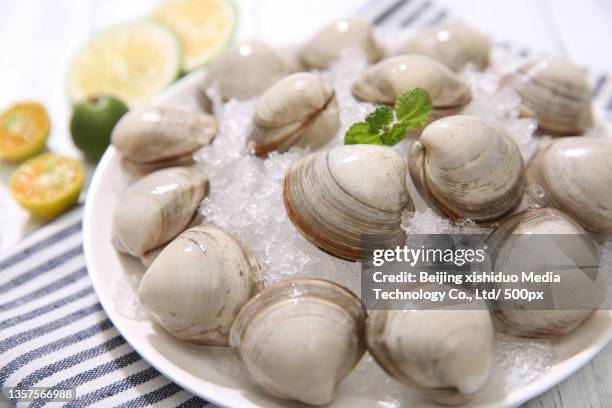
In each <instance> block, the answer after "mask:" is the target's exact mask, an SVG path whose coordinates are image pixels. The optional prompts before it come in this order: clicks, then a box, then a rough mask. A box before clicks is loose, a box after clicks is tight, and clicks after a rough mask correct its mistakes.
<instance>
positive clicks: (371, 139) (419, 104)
mask: <svg viewBox="0 0 612 408" xmlns="http://www.w3.org/2000/svg"><path fill="white" fill-rule="evenodd" d="M431 111H432V106H431V99H430V98H429V95H428V94H427V92H426V91H425V90H423V89H421V88H415V89H413V90H411V91H407V92H404V93H402V94H401V95H400V96H399V97H398V98H397V100H396V101H395V112H393V110H392V109H391V108H389V107H388V106H379V107H377V108H376V109H375V110H374V111H373V112H371V113H370V114H368V116H366V118H365V121H363V122H357V123H354V124H353V126H351V127H350V128H349V130H347V131H346V134H345V135H344V144H347V145H348V144H375V145H386V146H393V145H396V144H397V143H399V142H401V141H402V140H403V139H404V138H405V137H406V132H407V131H408V130H419V129H421V128H422V127H423V126H425V124H426V123H427V121H428V120H429V116H430V115H431Z"/></svg>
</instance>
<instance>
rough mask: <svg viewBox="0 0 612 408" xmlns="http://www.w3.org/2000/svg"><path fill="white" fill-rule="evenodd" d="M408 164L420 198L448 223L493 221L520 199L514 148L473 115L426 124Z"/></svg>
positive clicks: (522, 178)
mask: <svg viewBox="0 0 612 408" xmlns="http://www.w3.org/2000/svg"><path fill="white" fill-rule="evenodd" d="M408 164H409V168H410V175H411V176H412V180H413V181H414V183H415V185H416V187H417V189H418V190H419V192H420V193H421V195H423V196H424V198H426V199H429V201H431V203H432V204H434V205H435V206H436V207H438V208H439V209H440V210H441V211H442V212H443V213H444V214H446V215H447V216H448V217H450V218H452V219H456V220H460V219H468V218H469V219H471V220H473V221H475V222H489V221H494V220H497V219H499V218H501V217H503V216H505V215H506V214H508V213H510V212H511V211H512V210H513V209H514V208H515V207H516V206H517V205H518V204H519V202H520V201H521V198H522V194H523V189H524V184H525V176H524V166H523V159H522V157H521V152H520V150H519V148H518V146H517V145H516V143H515V142H514V141H513V140H512V139H511V138H510V136H508V135H507V134H506V133H505V131H503V130H502V129H501V128H498V127H497V126H495V125H494V124H493V123H491V122H488V121H486V120H484V119H480V118H477V117H475V116H467V115H457V116H449V117H446V118H442V119H439V120H437V121H435V122H433V123H431V124H430V125H428V126H427V127H426V128H425V129H424V130H423V133H422V134H421V137H420V140H419V141H417V142H415V143H414V145H413V146H412V149H411V151H410V157H409V160H408Z"/></svg>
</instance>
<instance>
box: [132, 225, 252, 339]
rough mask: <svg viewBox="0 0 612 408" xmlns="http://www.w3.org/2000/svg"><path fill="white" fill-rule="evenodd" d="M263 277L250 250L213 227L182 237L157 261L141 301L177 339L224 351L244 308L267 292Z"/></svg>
mask: <svg viewBox="0 0 612 408" xmlns="http://www.w3.org/2000/svg"><path fill="white" fill-rule="evenodd" d="M263 280H264V278H263V275H262V271H261V270H260V268H259V264H258V263H257V260H256V259H255V257H254V256H253V254H252V253H251V251H250V250H249V248H247V246H246V245H245V244H244V243H243V242H242V241H240V240H239V239H238V238H236V237H235V236H233V235H231V234H229V233H227V232H225V231H223V230H221V229H219V228H215V227H212V226H204V225H201V226H197V227H193V228H190V229H188V230H186V231H184V232H182V233H181V234H180V235H179V236H178V237H176V238H175V239H174V240H173V241H172V242H170V243H169V244H168V245H167V246H166V247H165V248H164V249H163V250H162V251H161V253H160V254H159V255H158V256H157V258H155V260H154V261H153V263H152V264H151V266H150V267H149V269H148V270H147V272H146V273H145V275H144V277H143V278H142V281H141V283H140V287H139V288H138V297H139V299H140V302H141V303H142V304H143V305H144V307H145V308H146V309H147V311H148V312H149V313H151V314H152V315H153V318H154V320H155V321H156V322H157V323H159V324H160V325H161V326H162V327H163V328H164V329H166V330H167V331H168V332H169V333H170V334H172V335H173V336H175V337H177V338H179V339H182V340H187V341H190V342H193V343H198V344H206V345H216V346H225V345H227V344H228V335H229V330H230V327H231V325H232V323H233V322H234V319H235V317H236V316H237V315H238V312H239V311H240V309H241V308H242V306H243V305H244V304H245V303H246V302H247V301H248V300H249V299H250V298H251V297H253V296H254V295H255V294H256V293H258V292H259V291H261V290H262V289H263Z"/></svg>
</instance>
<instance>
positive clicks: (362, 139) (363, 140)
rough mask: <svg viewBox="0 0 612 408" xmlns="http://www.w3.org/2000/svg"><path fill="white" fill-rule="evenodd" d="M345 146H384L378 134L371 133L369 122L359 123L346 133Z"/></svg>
mask: <svg viewBox="0 0 612 408" xmlns="http://www.w3.org/2000/svg"><path fill="white" fill-rule="evenodd" d="M344 144H347V145H351V144H376V145H380V144H383V143H382V140H380V136H379V135H378V133H372V132H371V131H370V125H369V124H368V123H367V122H357V123H354V124H353V126H351V127H350V128H349V130H347V131H346V134H345V135H344Z"/></svg>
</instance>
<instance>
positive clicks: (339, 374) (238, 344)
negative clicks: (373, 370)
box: [229, 279, 366, 405]
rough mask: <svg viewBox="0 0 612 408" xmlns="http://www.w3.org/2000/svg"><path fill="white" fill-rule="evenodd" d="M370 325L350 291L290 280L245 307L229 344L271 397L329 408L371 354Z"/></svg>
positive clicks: (319, 282)
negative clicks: (365, 334) (367, 337)
mask: <svg viewBox="0 0 612 408" xmlns="http://www.w3.org/2000/svg"><path fill="white" fill-rule="evenodd" d="M365 319H366V314H365V311H364V310H363V305H362V304H361V301H360V300H359V298H357V296H355V295H354V294H353V293H352V292H350V291H349V290H347V289H345V288H344V287H342V286H340V285H337V284H335V283H333V282H329V281H324V280H316V279H297V280H288V281H284V282H281V283H278V284H276V285H273V286H271V287H268V288H266V289H265V290H264V291H262V292H261V293H260V294H258V295H257V296H255V297H254V298H253V299H251V300H250V301H249V302H248V303H247V304H246V305H245V306H244V308H243V309H242V310H241V311H240V313H239V314H238V316H237V317H236V320H235V321H234V324H233V326H232V329H231V332H230V338H229V341H230V346H231V347H232V349H233V350H234V351H235V352H236V354H237V356H238V358H239V360H240V362H241V363H242V366H243V368H244V370H245V371H246V373H247V374H248V375H249V377H250V378H251V380H252V381H253V382H254V383H256V384H257V385H259V386H260V387H261V388H263V389H264V390H265V391H267V392H268V393H270V394H272V395H274V396H277V397H279V398H283V399H288V400H297V401H301V402H303V403H306V404H310V405H324V404H327V403H329V402H330V401H331V400H332V399H333V397H334V394H335V392H336V389H337V388H338V385H339V383H340V382H341V381H342V379H344V378H345V377H346V376H347V375H348V374H349V373H350V372H351V370H352V369H353V368H354V367H355V365H356V364H357V363H358V362H359V360H360V358H361V356H362V355H363V353H364V352H365V341H364V339H363V328H364V324H365Z"/></svg>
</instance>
